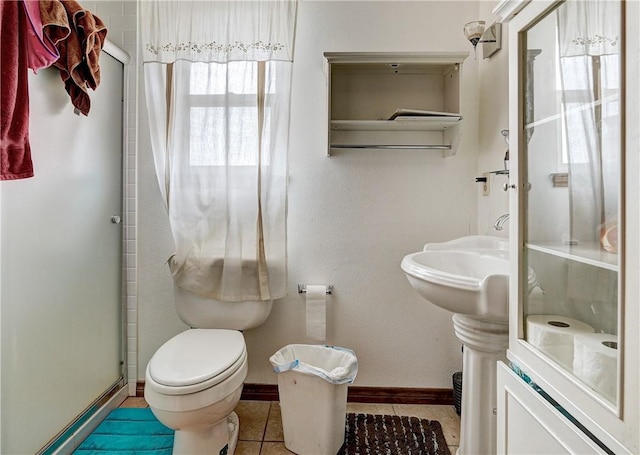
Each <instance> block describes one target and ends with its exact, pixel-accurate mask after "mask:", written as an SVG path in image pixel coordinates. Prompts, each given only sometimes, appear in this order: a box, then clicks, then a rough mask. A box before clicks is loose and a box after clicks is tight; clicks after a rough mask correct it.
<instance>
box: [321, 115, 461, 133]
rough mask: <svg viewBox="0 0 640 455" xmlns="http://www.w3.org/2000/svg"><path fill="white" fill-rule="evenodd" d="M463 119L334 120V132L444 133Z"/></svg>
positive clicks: (458, 117) (332, 124)
mask: <svg viewBox="0 0 640 455" xmlns="http://www.w3.org/2000/svg"><path fill="white" fill-rule="evenodd" d="M461 119H462V117H460V116H451V117H448V116H447V117H398V118H396V119H395V120H332V121H331V130H332V131H444V130H446V129H447V128H451V127H453V126H455V125H458V124H459V123H460V120H461Z"/></svg>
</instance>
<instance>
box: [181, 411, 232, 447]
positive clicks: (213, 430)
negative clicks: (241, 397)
mask: <svg viewBox="0 0 640 455" xmlns="http://www.w3.org/2000/svg"><path fill="white" fill-rule="evenodd" d="M239 428H240V425H239V419H238V414H236V413H235V412H232V413H231V414H229V415H228V416H227V418H226V419H222V420H220V421H219V422H216V423H215V424H213V425H210V426H206V427H196V428H189V429H185V430H176V432H175V436H174V440H173V454H174V455H182V454H185V455H186V454H189V455H199V454H202V455H205V454H206V455H233V454H234V452H235V450H236V446H237V444H238V432H239Z"/></svg>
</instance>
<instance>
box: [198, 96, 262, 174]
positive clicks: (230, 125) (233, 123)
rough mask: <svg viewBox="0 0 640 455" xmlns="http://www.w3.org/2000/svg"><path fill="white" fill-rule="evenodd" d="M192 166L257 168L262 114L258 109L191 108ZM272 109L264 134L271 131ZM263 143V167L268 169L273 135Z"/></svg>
mask: <svg viewBox="0 0 640 455" xmlns="http://www.w3.org/2000/svg"><path fill="white" fill-rule="evenodd" d="M190 112H191V122H190V125H191V133H190V144H189V149H190V152H191V153H190V154H189V164H190V165H192V166H224V165H226V164H227V157H228V164H229V165H231V166H257V165H258V114H257V108H256V107H230V108H228V109H225V108H224V107H207V108H203V107H194V108H191V110H190ZM270 119H271V115H270V111H269V109H267V111H266V112H265V124H264V130H265V131H269V130H270V127H271V121H270ZM264 137H265V140H264V141H263V162H262V164H263V165H268V164H269V162H268V157H269V155H268V151H269V149H270V143H269V142H270V141H269V134H266V135H265V136H264Z"/></svg>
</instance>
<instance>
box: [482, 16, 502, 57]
mask: <svg viewBox="0 0 640 455" xmlns="http://www.w3.org/2000/svg"><path fill="white" fill-rule="evenodd" d="M480 42H481V43H482V58H483V59H484V58H489V57H491V56H492V55H493V54H495V53H496V52H498V51H499V50H500V49H501V48H502V24H501V23H499V22H494V23H493V24H491V25H490V26H489V27H488V28H487V29H486V30H485V31H484V33H483V34H482V37H481V38H480Z"/></svg>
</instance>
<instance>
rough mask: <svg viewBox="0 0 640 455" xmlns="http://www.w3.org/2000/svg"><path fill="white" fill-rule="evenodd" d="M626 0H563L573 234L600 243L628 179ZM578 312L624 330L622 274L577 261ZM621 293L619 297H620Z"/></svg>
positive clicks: (570, 294)
mask: <svg viewBox="0 0 640 455" xmlns="http://www.w3.org/2000/svg"><path fill="white" fill-rule="evenodd" d="M620 5H621V2H620V1H618V0H615V1H612V0H594V1H591V0H589V1H567V2H564V3H563V4H562V5H561V6H560V7H559V8H558V14H557V21H558V22H557V24H558V49H559V69H560V78H561V81H560V82H561V94H562V108H563V114H564V128H563V136H564V137H563V141H564V144H565V147H566V158H567V167H568V173H569V205H570V207H569V210H570V236H571V240H572V241H575V242H578V243H579V244H580V245H586V246H587V248H599V247H600V246H599V243H600V241H601V238H600V237H601V235H603V234H604V233H605V232H606V231H607V230H608V229H610V228H612V227H617V225H618V220H619V218H620V213H619V212H620V179H621V153H622V149H621V145H622V138H621V124H622V123H621V122H622V120H621V118H622V117H621V107H622V105H621V96H620V94H621V91H620V90H621V64H622V61H621V51H622V50H621V45H622V43H621V42H620V38H621V32H622V16H621V6H620ZM567 285H568V288H567V303H568V304H569V305H571V310H570V312H571V314H578V315H582V316H581V317H582V318H583V319H584V320H586V321H589V320H595V321H598V324H600V326H601V327H600V329H601V330H604V331H606V332H608V333H617V330H618V327H617V322H618V317H617V307H616V306H615V305H611V301H612V298H611V296H612V295H613V296H616V295H617V291H618V280H617V274H616V273H613V272H610V271H608V270H605V269H600V268H595V267H590V266H588V265H585V264H581V263H579V262H574V261H569V263H568V265H567ZM614 300H615V299H614Z"/></svg>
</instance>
